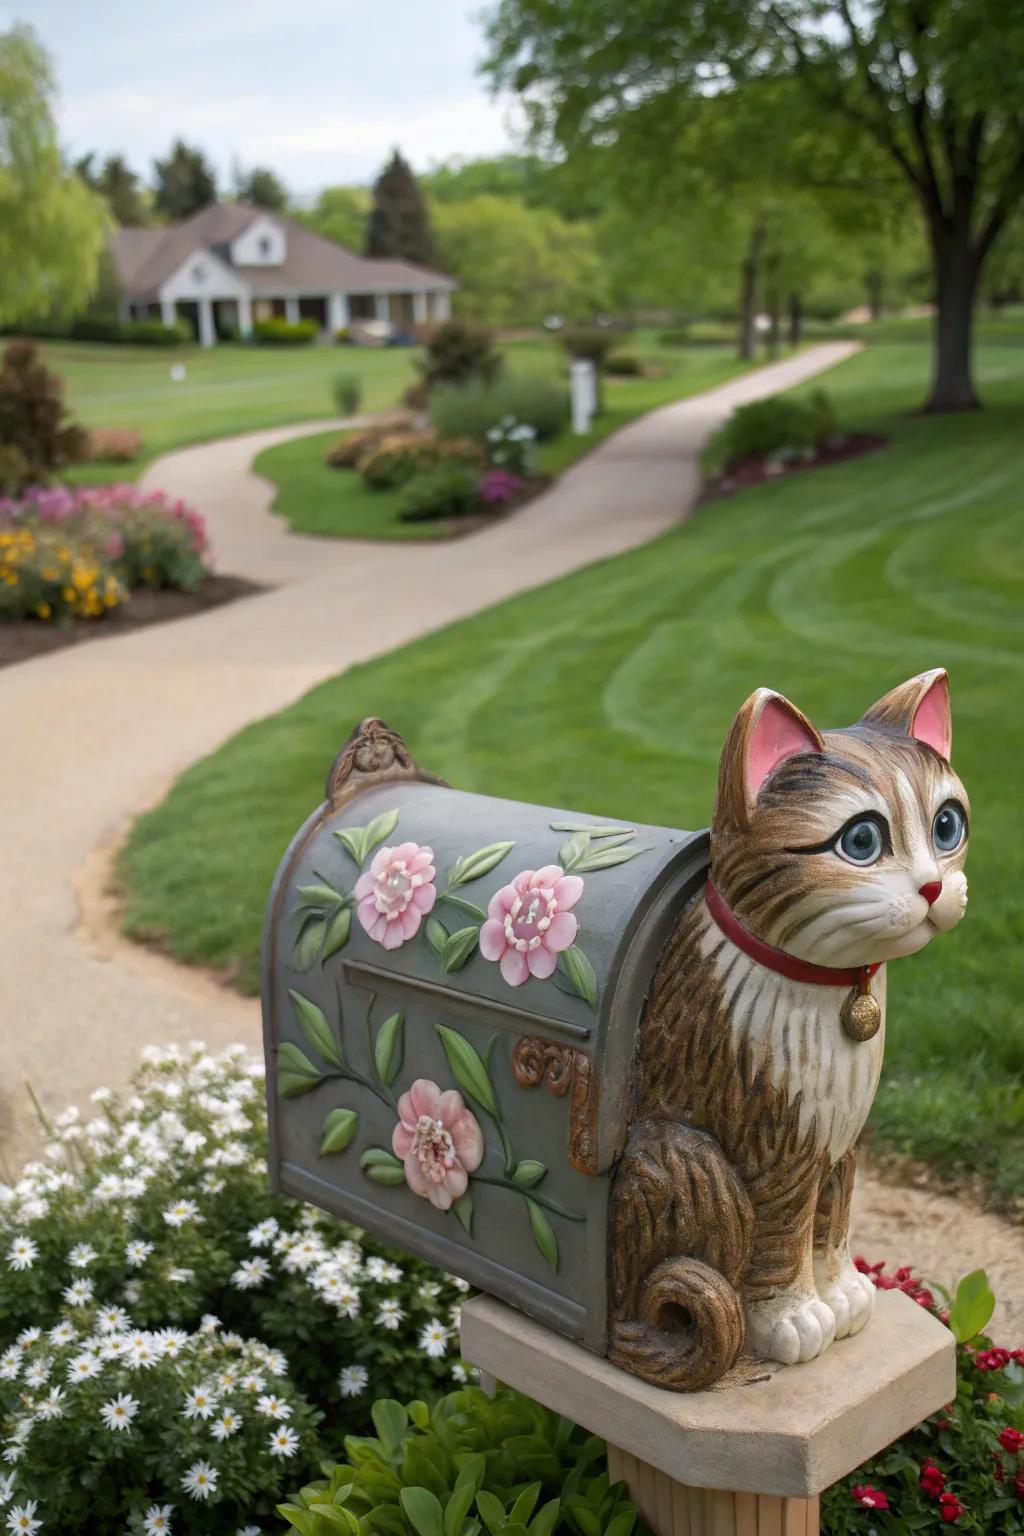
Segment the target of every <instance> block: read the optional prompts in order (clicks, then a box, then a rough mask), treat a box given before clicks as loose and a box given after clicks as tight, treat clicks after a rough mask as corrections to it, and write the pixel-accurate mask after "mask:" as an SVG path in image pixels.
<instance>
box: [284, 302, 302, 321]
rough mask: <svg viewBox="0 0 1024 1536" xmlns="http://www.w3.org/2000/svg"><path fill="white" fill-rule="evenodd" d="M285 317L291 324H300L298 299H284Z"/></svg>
mask: <svg viewBox="0 0 1024 1536" xmlns="http://www.w3.org/2000/svg"><path fill="white" fill-rule="evenodd" d="M284 317H285V319H286V320H287V322H288V324H289V325H298V323H299V301H298V299H285V301H284Z"/></svg>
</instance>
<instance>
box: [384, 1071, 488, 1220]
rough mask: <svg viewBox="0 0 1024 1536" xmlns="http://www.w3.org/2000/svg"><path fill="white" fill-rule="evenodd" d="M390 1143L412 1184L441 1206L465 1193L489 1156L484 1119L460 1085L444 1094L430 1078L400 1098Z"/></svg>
mask: <svg viewBox="0 0 1024 1536" xmlns="http://www.w3.org/2000/svg"><path fill="white" fill-rule="evenodd" d="M391 1145H392V1147H393V1148H394V1151H395V1156H396V1157H400V1158H401V1159H402V1161H403V1162H404V1164H405V1179H406V1183H407V1184H408V1186H409V1188H410V1189H411V1190H412V1191H413V1193H414V1194H416V1195H422V1196H423V1197H424V1199H426V1200H429V1201H430V1203H431V1205H435V1206H436V1207H437V1209H438V1210H439V1211H447V1210H448V1209H449V1207H450V1206H451V1204H452V1201H453V1200H458V1199H459V1197H460V1195H464V1194H465V1193H466V1190H467V1189H468V1188H469V1175H470V1174H471V1173H473V1172H474V1171H475V1170H476V1169H477V1168H479V1166H480V1161H481V1159H482V1157H483V1155H484V1138H483V1134H482V1132H481V1130H480V1125H479V1122H478V1121H477V1118H476V1116H475V1115H474V1114H473V1112H472V1110H470V1109H467V1108H466V1105H465V1102H464V1100H463V1097H462V1094H461V1093H459V1092H458V1091H457V1090H456V1089H455V1088H449V1089H448V1090H447V1092H445V1093H442V1091H441V1089H440V1088H439V1087H438V1086H437V1084H436V1083H432V1082H431V1081H430V1080H429V1078H425V1077H419V1078H417V1079H416V1081H415V1082H414V1083H413V1085H412V1087H411V1088H410V1089H409V1091H408V1093H403V1094H402V1097H401V1098H400V1099H399V1101H398V1124H397V1125H396V1126H395V1129H394V1132H393V1133H392V1136H391Z"/></svg>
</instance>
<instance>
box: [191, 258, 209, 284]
mask: <svg viewBox="0 0 1024 1536" xmlns="http://www.w3.org/2000/svg"><path fill="white" fill-rule="evenodd" d="M205 276H206V268H205V267H204V266H203V264H202V262H201V261H197V262H196V264H195V266H194V267H193V268H192V281H193V282H194V283H201V282H202V281H203V278H204V277H205Z"/></svg>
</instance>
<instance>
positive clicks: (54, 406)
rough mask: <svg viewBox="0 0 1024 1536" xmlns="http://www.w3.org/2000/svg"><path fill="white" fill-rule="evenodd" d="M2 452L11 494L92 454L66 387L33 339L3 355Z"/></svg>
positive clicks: (4, 486) (2, 483)
mask: <svg viewBox="0 0 1024 1536" xmlns="http://www.w3.org/2000/svg"><path fill="white" fill-rule="evenodd" d="M0 451H3V452H6V465H7V468H6V474H5V475H4V478H3V479H0V490H2V491H4V492H6V493H7V494H13V493H16V492H18V491H20V490H22V489H23V488H24V487H25V486H28V485H41V484H45V483H46V481H47V480H48V479H49V478H50V476H51V475H52V474H53V473H54V472H55V471H56V470H59V469H63V468H64V467H65V466H66V465H68V464H76V463H78V462H80V461H81V460H82V459H85V458H87V457H88V453H89V436H88V433H87V432H85V431H83V429H82V428H81V427H79V426H77V425H76V424H75V423H74V422H71V421H69V420H68V412H67V408H66V406H65V404H64V386H63V384H62V383H61V381H60V379H59V378H58V377H57V375H56V374H55V373H51V372H50V370H49V369H48V368H47V367H46V366H45V365H44V363H43V362H42V361H41V360H40V357H39V353H38V350H37V348H36V345H35V343H34V342H31V341H12V342H10V343H9V344H8V346H7V348H6V349H5V351H4V354H3V359H2V360H0ZM2 472H3V471H2V467H0V473H2Z"/></svg>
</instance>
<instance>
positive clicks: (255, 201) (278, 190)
mask: <svg viewBox="0 0 1024 1536" xmlns="http://www.w3.org/2000/svg"><path fill="white" fill-rule="evenodd" d="M235 196H236V197H237V198H238V201H239V202H240V203H249V204H250V205H251V206H252V207H253V208H271V209H273V210H274V211H275V212H277V213H282V212H283V211H284V209H285V208H286V207H287V206H288V189H287V187H286V186H285V184H284V182H283V181H282V180H281V178H280V177H279V176H278V175H277V174H276V173H275V172H274V171H271V170H268V169H267V167H266V166H264V165H254V166H253V168H252V170H251V171H243V170H242V169H241V168H239V169H238V170H237V171H236V172H235Z"/></svg>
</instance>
